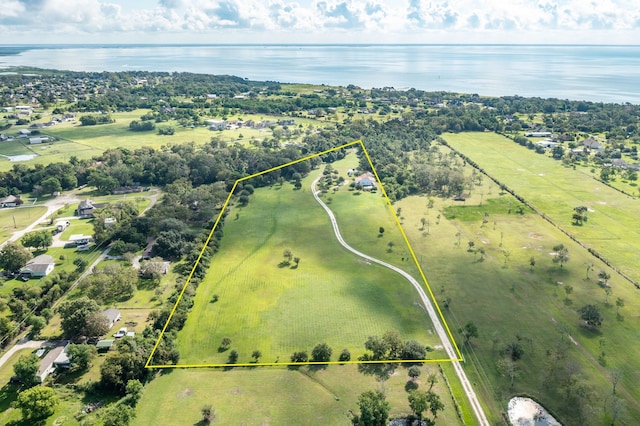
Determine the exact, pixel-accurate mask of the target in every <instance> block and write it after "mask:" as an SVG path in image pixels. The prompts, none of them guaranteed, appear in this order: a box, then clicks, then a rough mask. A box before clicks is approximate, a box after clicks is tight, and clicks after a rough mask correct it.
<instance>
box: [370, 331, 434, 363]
mask: <svg viewBox="0 0 640 426" xmlns="http://www.w3.org/2000/svg"><path fill="white" fill-rule="evenodd" d="M364 347H365V349H366V350H368V351H370V353H365V354H364V355H362V356H361V357H359V358H358V359H359V360H360V361H381V360H395V359H402V360H424V359H426V357H427V347H425V346H423V345H421V344H420V343H419V342H417V341H415V340H407V341H404V342H403V341H402V339H401V338H400V334H399V333H398V332H397V331H395V330H389V331H387V332H385V333H384V334H383V335H382V337H379V336H369V338H368V339H367V341H366V342H365V344H364Z"/></svg>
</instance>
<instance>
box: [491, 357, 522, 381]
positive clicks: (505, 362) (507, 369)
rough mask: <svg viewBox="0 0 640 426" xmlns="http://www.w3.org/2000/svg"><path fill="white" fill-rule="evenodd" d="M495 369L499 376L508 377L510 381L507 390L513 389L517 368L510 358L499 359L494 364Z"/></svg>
mask: <svg viewBox="0 0 640 426" xmlns="http://www.w3.org/2000/svg"><path fill="white" fill-rule="evenodd" d="M496 367H497V368H498V372H499V373H500V375H501V376H504V377H508V378H509V379H510V385H509V388H510V389H511V388H513V382H514V381H515V378H516V376H517V375H518V367H517V366H516V362H515V361H514V360H513V359H512V358H501V359H499V360H498V362H496Z"/></svg>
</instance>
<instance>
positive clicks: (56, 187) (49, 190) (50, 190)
mask: <svg viewBox="0 0 640 426" xmlns="http://www.w3.org/2000/svg"><path fill="white" fill-rule="evenodd" d="M40 185H41V186H42V191H43V192H44V193H45V194H55V193H56V192H60V191H62V185H61V184H60V181H59V180H58V178H57V177H54V176H51V177H49V178H46V179H44V180H43V181H42V182H40Z"/></svg>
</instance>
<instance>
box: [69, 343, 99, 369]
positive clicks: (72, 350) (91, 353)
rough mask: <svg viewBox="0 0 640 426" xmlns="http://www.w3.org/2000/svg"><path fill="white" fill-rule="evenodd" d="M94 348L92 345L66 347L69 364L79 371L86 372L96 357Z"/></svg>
mask: <svg viewBox="0 0 640 426" xmlns="http://www.w3.org/2000/svg"><path fill="white" fill-rule="evenodd" d="M97 353H98V352H97V350H96V347H95V346H93V345H85V344H82V345H74V344H71V345H69V346H68V347H67V354H68V356H69V360H70V361H71V364H73V365H75V367H76V368H77V369H78V370H80V371H87V370H88V369H89V367H90V366H91V361H93V358H95V356H96V355H97Z"/></svg>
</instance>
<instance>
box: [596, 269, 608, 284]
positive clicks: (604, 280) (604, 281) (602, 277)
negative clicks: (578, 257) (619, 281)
mask: <svg viewBox="0 0 640 426" xmlns="http://www.w3.org/2000/svg"><path fill="white" fill-rule="evenodd" d="M598 278H599V279H600V285H601V286H602V287H608V286H609V279H610V278H611V275H610V274H609V273H608V272H607V271H605V270H604V269H601V270H600V272H598Z"/></svg>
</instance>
